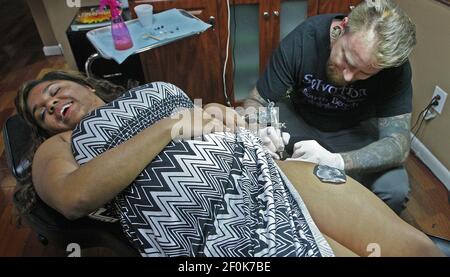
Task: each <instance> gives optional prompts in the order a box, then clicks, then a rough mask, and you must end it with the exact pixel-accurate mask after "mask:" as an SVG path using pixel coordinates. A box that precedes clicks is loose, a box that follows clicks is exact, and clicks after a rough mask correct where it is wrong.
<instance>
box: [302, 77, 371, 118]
mask: <svg viewBox="0 0 450 277" xmlns="http://www.w3.org/2000/svg"><path fill="white" fill-rule="evenodd" d="M303 84H304V88H303V96H304V97H305V98H306V99H305V100H306V102H308V103H309V104H311V105H314V106H316V107H320V108H325V109H339V110H353V109H355V108H358V106H359V104H360V103H361V102H363V101H364V100H365V99H367V89H364V88H361V89H355V88H354V87H353V86H352V85H350V86H344V87H335V86H333V85H331V84H329V83H327V82H325V81H324V80H321V79H316V78H314V75H312V74H306V75H305V76H304V78H303ZM317 92H319V93H317ZM324 93H325V94H324Z"/></svg>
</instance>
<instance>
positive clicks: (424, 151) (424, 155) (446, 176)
mask: <svg viewBox="0 0 450 277" xmlns="http://www.w3.org/2000/svg"><path fill="white" fill-rule="evenodd" d="M411 138H414V139H413V142H412V144H411V149H412V151H413V152H414V154H416V156H417V157H418V158H419V159H420V160H421V161H422V162H423V163H424V164H425V165H426V166H427V167H428V168H429V169H430V170H431V172H433V174H434V175H435V176H436V177H437V178H438V179H439V180H440V181H441V182H442V183H443V184H444V186H445V187H446V188H447V190H448V191H449V192H450V172H449V170H448V169H447V168H446V167H445V166H444V165H443V164H442V163H441V162H440V161H439V160H438V159H437V158H436V156H434V155H433V153H431V151H430V150H428V148H427V147H426V146H425V145H424V144H423V143H422V142H421V141H420V140H419V139H418V138H417V137H414V135H413V134H411Z"/></svg>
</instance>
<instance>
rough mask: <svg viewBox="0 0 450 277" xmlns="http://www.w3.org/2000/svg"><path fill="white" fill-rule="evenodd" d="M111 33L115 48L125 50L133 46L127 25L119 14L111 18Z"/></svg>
mask: <svg viewBox="0 0 450 277" xmlns="http://www.w3.org/2000/svg"><path fill="white" fill-rule="evenodd" d="M111 33H112V37H113V41H114V47H115V48H116V50H127V49H130V48H131V47H133V41H132V39H131V36H130V32H129V31H128V27H127V25H126V24H125V22H124V21H123V18H122V16H121V15H120V14H117V15H113V16H112V18H111Z"/></svg>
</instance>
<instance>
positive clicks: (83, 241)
mask: <svg viewBox="0 0 450 277" xmlns="http://www.w3.org/2000/svg"><path fill="white" fill-rule="evenodd" d="M30 135H31V130H30V128H29V127H28V125H27V124H26V123H25V122H24V121H23V120H22V119H21V118H20V117H19V116H18V115H13V116H11V117H10V118H8V120H7V121H6V123H5V125H4V127H3V137H4V143H5V151H6V157H7V162H8V166H9V169H10V171H11V173H12V175H13V176H14V177H15V178H16V180H17V185H20V180H23V178H24V177H25V175H26V173H27V171H28V170H30V168H29V167H30V165H31V162H30V161H29V160H27V158H26V154H27V149H29V147H30V145H31V140H30ZM13 202H14V203H15V204H16V203H17V199H15V198H14V199H13ZM23 219H24V220H25V222H26V223H27V224H28V225H29V226H30V227H31V229H33V230H34V231H35V232H36V233H37V235H38V239H39V241H40V242H41V243H43V244H44V245H47V244H48V243H52V244H54V245H55V246H57V247H58V248H61V249H63V250H66V247H67V246H68V245H69V244H70V243H78V244H79V245H80V246H81V249H85V248H90V247H105V248H108V249H110V250H113V251H114V253H115V254H116V255H118V256H138V255H139V253H138V252H137V251H136V249H135V248H133V247H132V246H131V244H130V243H129V241H128V240H127V239H126V237H125V235H124V234H123V232H122V228H121V226H120V224H119V223H118V222H116V223H110V222H102V221H98V220H93V219H90V218H88V217H84V218H81V219H78V220H74V221H70V220H68V219H66V218H65V217H64V216H63V215H61V214H60V213H58V212H57V211H55V210H54V209H52V208H50V207H49V206H47V205H46V204H45V203H44V202H43V201H42V200H41V199H37V204H36V206H35V208H33V210H32V211H31V212H30V213H28V214H26V215H24V216H23Z"/></svg>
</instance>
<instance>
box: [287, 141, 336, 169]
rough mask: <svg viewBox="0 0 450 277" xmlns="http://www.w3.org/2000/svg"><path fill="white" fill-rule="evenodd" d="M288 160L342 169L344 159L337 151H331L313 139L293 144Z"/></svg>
mask: <svg viewBox="0 0 450 277" xmlns="http://www.w3.org/2000/svg"><path fill="white" fill-rule="evenodd" d="M287 160H290V161H303V162H310V163H315V164H320V165H327V166H330V167H335V168H337V169H340V170H344V165H345V164H344V159H343V158H342V156H341V155H340V154H338V153H331V152H330V151H328V150H326V149H325V148H323V147H322V146H321V145H320V144H319V143H318V142H317V141H315V140H306V141H299V142H297V143H296V144H294V154H292V157H291V158H290V159H287Z"/></svg>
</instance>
